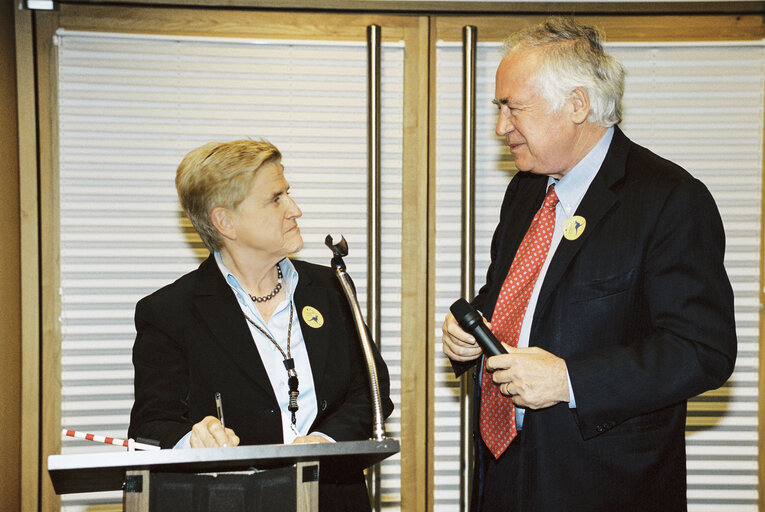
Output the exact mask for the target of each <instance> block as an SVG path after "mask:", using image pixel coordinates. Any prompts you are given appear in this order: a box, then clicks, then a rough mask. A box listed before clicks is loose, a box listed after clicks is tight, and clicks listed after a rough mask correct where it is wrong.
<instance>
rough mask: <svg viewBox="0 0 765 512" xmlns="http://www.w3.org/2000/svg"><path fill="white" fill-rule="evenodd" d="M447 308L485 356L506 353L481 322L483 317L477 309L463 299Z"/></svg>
mask: <svg viewBox="0 0 765 512" xmlns="http://www.w3.org/2000/svg"><path fill="white" fill-rule="evenodd" d="M449 310H450V311H451V312H452V315H454V318H455V319H456V320H457V323H459V324H460V327H462V330H464V331H465V332H467V333H469V334H472V335H473V337H475V340H476V341H477V342H478V344H479V345H480V346H481V349H482V350H483V353H484V354H486V355H487V356H496V355H499V354H507V350H505V347H503V346H502V344H501V343H500V342H499V340H497V338H496V337H494V334H493V333H492V332H491V331H490V330H489V328H488V327H486V324H485V323H483V318H481V315H479V314H478V311H476V310H475V308H473V306H471V305H470V304H468V302H467V301H466V300H465V299H457V300H456V301H455V302H454V304H452V305H451V306H450V307H449Z"/></svg>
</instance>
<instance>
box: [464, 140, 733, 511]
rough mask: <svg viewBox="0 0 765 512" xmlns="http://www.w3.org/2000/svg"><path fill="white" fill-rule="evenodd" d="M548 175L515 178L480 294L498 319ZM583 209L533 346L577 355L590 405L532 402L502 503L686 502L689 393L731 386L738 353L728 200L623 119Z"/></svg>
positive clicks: (545, 300) (578, 389) (547, 284)
mask: <svg viewBox="0 0 765 512" xmlns="http://www.w3.org/2000/svg"><path fill="white" fill-rule="evenodd" d="M546 185H547V177H545V176H539V175H533V174H530V173H524V172H519V173H518V174H516V176H515V177H514V178H513V180H512V181H511V183H510V185H509V186H508V188H507V192H506V195H505V199H504V202H503V204H502V210H501V215H500V221H499V225H498V227H497V229H496V232H495V234H494V238H493V241H492V247H491V266H490V267H489V271H488V274H487V280H486V284H485V285H484V286H483V287H482V288H481V290H480V292H479V294H478V296H477V297H476V298H475V300H474V305H475V306H476V307H477V308H478V309H480V310H481V311H482V312H483V313H484V315H485V316H486V317H487V318H489V319H490V318H491V315H492V312H493V309H494V305H495V302H496V300H497V296H498V294H499V289H500V287H501V286H502V282H503V280H504V278H505V276H506V275H507V272H508V270H509V268H510V264H511V262H512V260H513V257H514V255H515V252H516V250H517V248H518V245H519V244H520V242H521V239H522V238H523V236H524V234H525V233H526V230H527V228H528V226H529V224H530V223H531V219H532V217H533V215H534V213H535V212H536V211H537V210H538V209H539V207H540V205H541V203H542V199H543V197H544V194H545V188H546ZM576 215H581V216H582V217H584V218H585V220H586V227H585V230H584V232H583V234H582V235H581V236H580V237H579V238H578V239H576V240H573V241H569V240H566V239H565V238H564V239H562V240H561V242H560V245H559V246H558V248H557V250H556V252H555V255H554V256H553V259H552V261H551V264H550V266H549V269H548V271H547V274H546V276H545V278H544V281H543V284H542V288H541V291H540V295H539V301H538V303H537V306H536V309H535V310H534V311H533V315H534V317H533V323H532V327H531V336H530V344H531V345H532V346H538V347H541V348H543V349H545V350H547V351H549V352H551V353H553V354H555V355H557V356H559V357H562V358H564V359H565V361H566V365H567V368H568V372H569V376H570V379H571V385H572V388H573V391H574V396H575V399H576V406H577V408H576V409H570V408H569V406H568V404H567V403H560V404H558V405H556V406H553V407H550V408H546V409H542V410H536V411H534V410H527V413H526V416H525V419H524V424H523V436H522V437H521V438H520V439H521V442H520V444H519V449H520V460H521V461H522V463H521V466H522V467H520V468H517V471H515V472H514V473H513V474H512V475H508V484H509V485H515V486H518V487H517V488H518V489H520V490H521V492H520V493H519V494H520V496H521V497H520V499H519V503H515V504H508V506H507V507H506V508H504V507H503V508H500V509H499V510H513V511H516V512H518V511H534V512H543V511H563V510H566V511H580V510H586V511H616V510H618V511H633V510H634V511H637V510H640V511H651V510H656V511H659V510H660V511H664V512H667V511H676V510H685V509H686V469H685V439H684V428H685V417H686V400H687V399H688V398H690V397H693V396H695V395H698V394H699V393H702V392H704V391H706V390H709V389H713V388H716V387H719V386H720V385H722V384H723V383H724V382H725V380H726V379H727V378H728V377H729V376H730V374H731V372H732V370H733V365H734V362H735V357H736V334H735V325H734V317H733V293H732V290H731V286H730V283H729V281H728V277H727V274H726V272H725V269H724V267H723V255H724V250H725V234H724V233H723V226H722V222H721V220H720V216H719V213H718V210H717V207H716V205H715V202H714V200H713V199H712V197H711V195H710V194H709V192H708V190H707V189H706V187H705V186H704V185H703V184H702V183H701V182H699V181H698V180H696V179H695V178H693V177H692V176H690V175H689V174H688V173H687V172H686V171H684V170H683V169H681V168H680V167H678V166H677V165H675V164H673V163H671V162H669V161H667V160H664V159H662V158H660V157H658V156H657V155H655V154H653V153H651V152H650V151H648V150H647V149H645V148H643V147H640V146H638V145H637V144H634V143H632V142H631V141H630V140H629V139H627V137H626V136H625V135H624V134H623V133H622V132H621V130H619V128H618V127H616V128H615V133H614V137H613V140H612V142H611V146H610V148H609V150H608V153H607V156H606V158H605V161H604V162H603V165H602V167H601V169H600V170H599V171H598V174H597V175H596V177H595V179H594V180H593V182H592V184H591V185H590V187H589V189H588V190H587V192H586V194H585V196H584V197H583V199H582V201H581V203H580V205H579V207H578V209H577V212H576ZM529 313H531V312H529ZM467 367H468V365H458V364H457V365H455V370H456V371H457V373H458V374H459V373H461V372H462V371H464V370H466V369H467ZM476 389H478V390H479V391H480V384H479V385H477V386H476ZM479 403H480V399H479V400H476V404H479ZM476 409H477V407H476ZM477 437H478V436H477ZM477 446H478V457H477V460H478V462H479V463H478V466H477V468H476V469H477V472H476V473H477V475H478V477H479V478H480V476H481V474H482V471H483V469H485V466H484V462H485V461H486V458H485V457H486V456H487V453H486V451H485V446H484V445H483V443H482V442H480V440H479V441H478V443H477ZM489 456H490V455H489ZM476 492H480V491H476Z"/></svg>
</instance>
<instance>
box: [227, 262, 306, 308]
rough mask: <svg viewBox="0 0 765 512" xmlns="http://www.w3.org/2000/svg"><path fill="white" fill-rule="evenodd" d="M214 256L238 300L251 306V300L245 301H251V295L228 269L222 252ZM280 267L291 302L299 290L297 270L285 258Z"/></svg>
mask: <svg viewBox="0 0 765 512" xmlns="http://www.w3.org/2000/svg"><path fill="white" fill-rule="evenodd" d="M214 255H215V263H217V264H218V269H219V270H220V272H221V274H223V278H224V279H225V280H226V282H227V283H228V285H229V286H230V287H231V289H232V290H233V291H234V293H235V294H236V296H237V298H238V299H240V300H239V302H240V303H241V302H245V303H248V304H249V303H250V302H251V300H243V299H245V298H247V299H249V295H248V294H247V292H246V291H245V290H244V287H243V286H242V285H241V283H240V282H239V280H238V279H237V278H236V276H235V275H234V274H232V273H231V271H230V270H229V269H228V267H226V265H225V264H224V263H223V258H222V257H221V254H220V251H215V253H214ZM278 265H279V268H281V270H282V275H283V276H284V287H285V291H286V293H287V298H288V299H289V300H290V301H291V300H292V298H293V296H294V294H295V288H297V283H298V273H297V270H295V265H293V264H292V262H291V261H290V259H289V258H284V259H283V260H282V261H280V262H279V263H278Z"/></svg>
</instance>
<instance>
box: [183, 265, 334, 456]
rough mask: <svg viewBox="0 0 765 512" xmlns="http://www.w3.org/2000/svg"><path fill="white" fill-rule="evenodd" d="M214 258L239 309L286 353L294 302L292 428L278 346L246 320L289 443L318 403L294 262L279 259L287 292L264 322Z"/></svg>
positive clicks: (301, 432) (311, 417)
mask: <svg viewBox="0 0 765 512" xmlns="http://www.w3.org/2000/svg"><path fill="white" fill-rule="evenodd" d="M215 262H216V263H217V264H218V268H219V269H220V271H221V273H222V274H223V277H224V278H225V279H226V282H227V283H228V285H229V286H230V287H231V290H232V291H233V292H234V295H235V296H236V300H237V302H238V303H239V307H240V308H241V309H242V313H243V314H244V315H246V316H247V317H249V318H250V319H251V320H252V321H254V322H255V323H256V324H257V325H258V326H259V327H260V328H261V329H263V330H264V331H266V332H267V333H268V334H270V335H271V337H273V339H274V340H275V341H276V342H277V343H278V344H279V346H280V347H281V349H282V350H283V351H284V353H285V354H286V353H287V329H288V327H289V323H290V304H292V305H293V314H292V332H291V335H290V340H291V341H290V354H291V356H292V358H293V359H294V360H295V370H296V371H297V376H298V381H299V387H298V391H299V392H300V394H299V395H298V411H297V413H296V419H297V423H296V425H295V428H294V429H293V427H292V413H291V412H289V410H288V409H287V406H288V405H289V386H288V384H287V378H288V375H287V370H286V368H285V367H284V357H283V356H282V354H281V352H279V349H277V348H276V347H275V346H274V344H273V343H272V342H271V341H270V340H269V339H268V338H266V337H265V336H264V335H263V333H261V332H260V331H259V330H258V329H257V328H255V327H254V326H253V325H252V324H251V323H250V322H249V321H248V322H247V327H249V329H250V334H251V335H252V340H253V343H255V347H256V348H257V349H258V353H259V354H260V358H261V360H262V361H263V366H265V368H266V373H267V374H268V380H269V381H270V382H271V387H272V388H273V390H274V395H275V396H276V401H277V402H278V403H279V410H280V411H281V416H282V434H283V437H284V443H285V444H288V443H291V442H292V441H294V440H295V438H296V437H298V436H305V435H308V434H309V429H310V428H311V425H312V424H313V422H314V420H315V419H316V414H317V412H318V408H317V407H318V406H317V402H316V390H315V389H314V382H313V372H312V371H311V361H310V360H309V359H308V350H307V349H306V346H305V340H304V339H303V331H302V330H301V329H300V320H299V319H298V315H299V314H300V312H299V311H298V310H297V307H295V305H294V300H295V297H294V296H295V288H296V287H297V283H298V273H297V271H296V270H295V267H294V265H292V262H291V261H290V260H289V259H288V258H284V259H283V260H282V261H280V262H279V267H280V268H281V270H282V275H283V276H284V283H283V286H284V289H285V292H286V293H285V295H286V298H285V300H283V301H282V302H280V303H279V305H277V306H276V309H275V310H274V313H273V314H272V315H271V318H269V319H268V322H265V321H264V320H263V316H262V315H261V314H260V311H258V308H257V307H256V306H255V304H254V302H253V301H252V299H251V298H250V296H249V295H248V294H247V292H246V291H245V290H244V288H243V287H242V285H241V283H239V280H238V279H237V278H236V276H234V274H232V273H231V271H230V270H229V269H228V268H226V265H224V264H223V259H222V258H221V255H220V252H218V251H216V252H215ZM225 405H226V397H225V396H224V397H223V406H224V411H225ZM253 421H257V418H253ZM311 433H312V434H319V435H322V436H323V437H325V438H327V439H329V440H330V441H331V440H332V439H331V438H330V437H328V436H326V435H324V434H322V433H320V432H311ZM190 436H191V432H189V433H188V434H186V436H184V437H183V438H182V439H181V440H180V441H178V443H176V445H175V448H189V447H190V443H189V439H190Z"/></svg>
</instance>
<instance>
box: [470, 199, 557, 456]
mask: <svg viewBox="0 0 765 512" xmlns="http://www.w3.org/2000/svg"><path fill="white" fill-rule="evenodd" d="M556 204H558V196H557V195H555V185H550V188H549V189H548V190H547V195H546V196H545V200H544V203H543V204H542V207H541V208H540V209H539V211H538V212H537V213H536V215H534V219H532V221H531V225H530V226H529V230H528V231H526V235H525V236H524V237H523V240H522V241H521V245H520V246H519V247H518V252H516V254H515V258H514V259H513V263H512V265H510V271H509V272H508V273H507V277H506V278H505V282H504V283H502V289H501V290H500V291H499V297H498V298H497V305H496V306H495V307H494V314H493V315H492V319H491V327H492V332H493V333H494V334H495V335H496V336H497V339H498V340H499V341H502V342H504V343H507V344H508V345H512V346H513V347H515V346H516V345H518V337H519V335H520V333H521V325H522V324H523V315H524V314H526V308H527V307H528V306H529V299H530V298H531V292H532V291H534V283H536V282H537V278H538V277H539V271H540V270H542V265H544V262H545V258H547V252H548V251H549V249H550V241H551V240H552V235H553V231H554V230H555V205H556ZM480 426H481V437H482V438H483V441H484V443H486V446H488V448H489V450H490V451H491V453H492V454H493V455H494V458H497V459H498V458H499V456H500V455H502V454H503V453H504V451H505V450H506V449H507V447H508V446H509V445H510V442H511V441H512V440H513V439H514V438H515V435H516V433H517V431H516V428H515V405H513V400H512V399H511V398H510V397H507V396H504V395H502V394H500V392H499V386H497V385H495V384H494V383H493V382H492V380H491V374H490V373H489V372H487V371H486V367H485V366H484V371H483V375H482V376H481V416H480Z"/></svg>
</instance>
